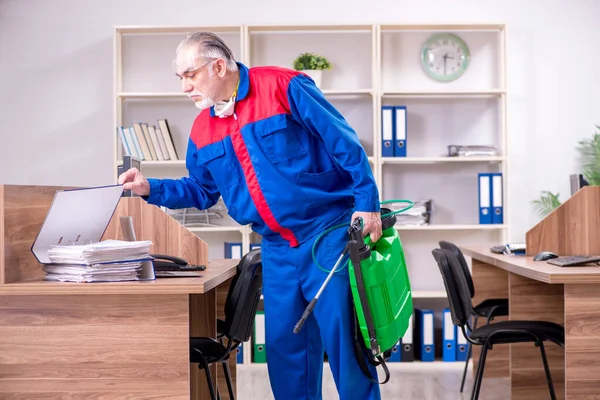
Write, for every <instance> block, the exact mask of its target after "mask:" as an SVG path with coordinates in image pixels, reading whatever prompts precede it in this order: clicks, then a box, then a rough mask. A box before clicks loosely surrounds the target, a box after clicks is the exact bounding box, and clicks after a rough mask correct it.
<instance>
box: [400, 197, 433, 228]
mask: <svg viewBox="0 0 600 400" xmlns="http://www.w3.org/2000/svg"><path fill="white" fill-rule="evenodd" d="M432 212H433V200H421V201H415V202H414V204H413V207H412V208H411V209H410V210H407V211H405V212H402V213H400V214H396V224H397V225H428V224H429V222H430V219H431V213H432Z"/></svg>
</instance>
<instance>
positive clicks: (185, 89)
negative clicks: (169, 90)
mask: <svg viewBox="0 0 600 400" xmlns="http://www.w3.org/2000/svg"><path fill="white" fill-rule="evenodd" d="M181 87H182V89H183V92H184V93H189V92H191V91H192V90H194V87H193V86H192V85H191V84H189V83H188V82H186V81H185V79H184V80H183V81H181Z"/></svg>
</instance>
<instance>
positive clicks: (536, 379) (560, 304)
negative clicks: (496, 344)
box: [509, 274, 597, 400]
mask: <svg viewBox="0 0 600 400" xmlns="http://www.w3.org/2000/svg"><path fill="white" fill-rule="evenodd" d="M509 286H510V294H509V301H510V319H511V320H534V321H550V322H556V323H558V324H561V325H564V320H565V312H564V288H563V285H559V284H553V285H550V284H547V283H543V282H539V281H535V280H532V279H529V278H525V277H523V276H520V275H515V274H509ZM544 348H545V350H546V355H547V356H548V363H549V365H550V372H551V374H552V381H553V382H554V391H555V392H556V397H557V398H558V399H564V398H565V356H564V349H563V348H561V347H559V346H557V345H556V344H554V343H550V342H546V343H545V344H544ZM510 365H511V369H510V377H511V399H512V400H517V399H526V400H535V399H544V400H545V399H549V398H550V393H549V391H548V384H547V383H546V375H545V372H544V365H543V363H542V358H541V354H540V349H539V348H538V347H535V346H534V345H533V344H532V343H517V344H511V345H510ZM596 377H597V376H596Z"/></svg>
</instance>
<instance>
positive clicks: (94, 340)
mask: <svg viewBox="0 0 600 400" xmlns="http://www.w3.org/2000/svg"><path fill="white" fill-rule="evenodd" d="M63 189H68V188H62V187H49V186H19V185H0V399H12V400H18V399H27V400H29V399H89V400H92V399H94V400H95V399H98V400H99V399H104V400H112V399H115V400H116V399H119V400H122V399H129V400H141V399H181V400H184V399H185V400H188V399H194V400H196V399H207V398H208V397H209V395H208V387H207V385H206V378H205V375H204V371H201V370H199V369H198V368H197V366H196V365H193V364H190V357H189V338H190V337H191V336H208V337H216V319H217V318H218V317H219V318H222V317H223V310H224V303H225V298H226V296H227V291H228V288H229V284H230V282H231V278H232V277H233V276H234V274H235V266H236V264H237V260H216V261H213V262H210V263H209V262H208V245H207V243H206V242H204V241H203V240H202V239H201V238H199V237H197V236H196V235H194V234H193V233H192V232H190V231H189V230H188V229H186V228H184V227H183V226H181V224H179V223H178V222H177V221H176V220H174V219H173V218H171V217H170V216H169V215H167V214H166V213H164V212H163V211H162V210H161V209H160V208H158V207H155V206H152V205H149V204H147V203H146V202H144V201H143V200H142V199H141V198H139V197H135V198H133V197H132V198H121V199H120V201H119V204H118V206H117V208H116V210H115V213H114V215H113V217H112V219H111V221H110V223H109V225H108V227H107V228H106V231H105V233H104V236H103V238H102V239H103V240H105V239H123V237H122V233H121V227H120V222H119V221H120V220H119V217H120V216H131V217H132V219H133V224H134V230H135V232H136V234H137V238H138V240H151V241H152V242H153V244H152V246H151V248H150V252H151V253H153V254H169V255H172V256H177V257H181V258H184V259H186V260H188V262H190V263H192V264H204V265H207V269H206V271H205V274H204V276H203V277H201V278H162V279H157V280H156V281H151V282H118V283H104V282H103V283H62V282H47V281H44V280H43V276H44V273H43V270H42V267H41V265H40V264H39V262H38V261H37V260H36V259H35V257H33V254H32V252H31V245H32V243H33V242H34V240H35V237H36V235H37V234H38V232H39V231H40V228H41V226H42V223H43V221H44V218H45V217H46V214H47V212H48V209H49V207H50V204H51V203H52V200H53V198H54V195H55V193H56V191H57V190H63ZM229 365H230V368H231V373H232V378H233V384H234V387H235V373H236V357H231V358H230V362H229ZM221 371H222V369H220V368H219V369H217V368H216V366H213V367H212V372H213V375H212V376H213V377H216V379H217V380H218V382H219V387H220V388H222V389H223V388H226V386H225V382H224V379H223V374H222V373H221ZM221 398H222V399H224V400H225V399H228V398H229V396H228V394H227V390H221Z"/></svg>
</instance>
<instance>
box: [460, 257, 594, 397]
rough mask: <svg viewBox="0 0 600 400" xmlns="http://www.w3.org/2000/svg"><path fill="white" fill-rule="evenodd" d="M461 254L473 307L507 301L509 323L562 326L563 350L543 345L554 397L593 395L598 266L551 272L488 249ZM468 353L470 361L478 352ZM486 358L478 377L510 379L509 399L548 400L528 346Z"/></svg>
mask: <svg viewBox="0 0 600 400" xmlns="http://www.w3.org/2000/svg"><path fill="white" fill-rule="evenodd" d="M461 250H462V252H463V253H464V254H465V256H470V257H471V258H472V269H473V281H474V285H475V295H476V298H475V299H474V303H477V302H479V301H481V300H483V299H485V298H493V297H508V299H509V303H510V316H509V319H510V320H520V319H528V320H546V321H551V322H556V323H559V324H561V325H562V326H564V327H565V348H564V349H562V348H560V347H559V346H556V345H555V344H553V343H548V344H547V345H546V346H545V347H546V351H547V354H548V361H549V364H550V368H551V373H552V380H553V381H554V388H555V390H556V395H557V397H558V398H559V399H583V398H586V399H587V398H592V397H591V396H598V395H599V394H600V285H598V284H599V283H600V267H598V266H589V267H588V266H586V267H557V266H553V265H551V264H548V263H547V262H545V261H533V257H531V256H528V257H517V256H507V255H498V254H493V253H491V252H490V250H489V246H484V247H482V246H467V247H462V248H461ZM473 350H474V353H473V355H474V357H473V359H474V361H475V362H476V361H477V359H478V354H479V352H477V353H476V352H475V348H474V349H473ZM488 354H489V355H488V359H487V360H486V368H485V371H484V374H485V375H487V376H492V375H495V376H502V375H504V376H510V380H511V399H527V400H533V399H548V398H549V393H548V387H547V384H546V379H545V375H544V369H543V365H542V361H541V357H540V352H539V349H538V348H536V347H534V346H533V345H531V344H513V345H510V346H496V347H495V348H494V349H493V350H492V351H491V352H490V353H488ZM488 363H489V364H488ZM474 365H476V364H474ZM488 366H489V367H490V368H489V370H488ZM593 398H595V397H593Z"/></svg>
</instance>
